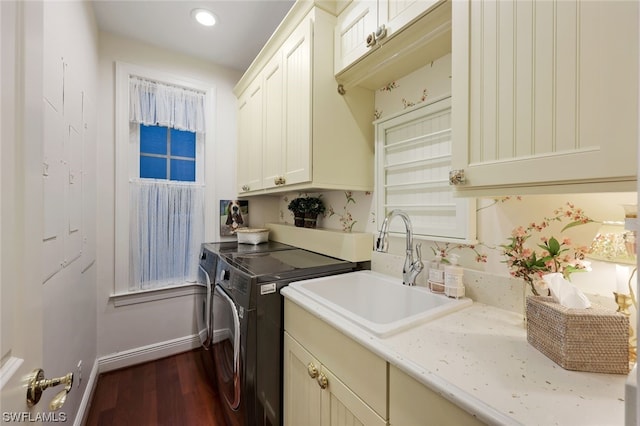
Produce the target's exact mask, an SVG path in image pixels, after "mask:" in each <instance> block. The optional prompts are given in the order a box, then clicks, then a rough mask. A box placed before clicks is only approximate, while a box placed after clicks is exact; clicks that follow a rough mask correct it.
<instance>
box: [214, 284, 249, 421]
mask: <svg viewBox="0 0 640 426" xmlns="http://www.w3.org/2000/svg"><path fill="white" fill-rule="evenodd" d="M213 359H214V363H215V368H216V377H217V380H218V391H219V392H220V393H221V394H222V395H224V400H225V402H226V404H227V405H228V406H229V407H230V408H231V409H232V410H237V409H238V407H239V406H240V387H241V383H242V380H241V379H242V377H241V371H242V369H241V365H240V363H241V357H240V317H239V316H238V309H237V308H236V304H235V303H234V302H233V300H232V299H231V298H230V297H229V296H228V295H227V293H226V292H225V291H224V289H223V288H222V287H220V286H219V285H216V286H215V288H214V290H213Z"/></svg>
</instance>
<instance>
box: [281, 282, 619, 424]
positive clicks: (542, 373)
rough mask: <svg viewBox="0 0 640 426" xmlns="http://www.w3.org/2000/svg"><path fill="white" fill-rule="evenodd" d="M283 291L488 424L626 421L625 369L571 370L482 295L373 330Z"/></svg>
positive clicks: (511, 314)
mask: <svg viewBox="0 0 640 426" xmlns="http://www.w3.org/2000/svg"><path fill="white" fill-rule="evenodd" d="M282 293H283V294H284V295H285V297H287V298H288V299H290V300H292V301H293V302H295V303H297V304H298V305H300V306H302V307H303V308H305V309H306V310H307V311H309V312H311V313H312V314H314V315H316V316H317V317H319V318H321V319H323V320H325V321H326V322H328V323H329V324H331V325H332V326H333V327H335V328H337V329H338V330H340V331H342V332H343V333H344V334H346V335H348V336H349V337H351V338H353V339H354V340H356V341H357V342H359V343H360V344H362V345H363V346H365V347H367V348H368V349H369V350H371V351H373V352H374V353H376V354H378V355H379V356H381V357H382V358H384V359H386V360H387V361H388V362H389V363H391V364H393V365H396V366H397V367H398V368H399V369H401V370H403V371H404V372H406V373H407V374H409V375H411V376H412V377H414V378H415V379H416V380H418V381H420V382H421V383H423V384H424V385H425V386H427V387H429V388H431V389H432V390H434V391H436V392H438V393H439V394H440V395H442V396H443V397H445V398H447V399H449V400H450V401H452V402H453V403H455V404H457V405H458V406H460V407H461V408H463V409H464V410H466V411H468V412H470V413H472V414H475V415H476V416H477V417H478V418H479V419H481V420H482V421H484V422H486V423H488V424H500V425H502V424H505V425H517V424H524V425H545V426H547V425H563V426H564V425H581V426H585V425H594V426H595V425H597V426H605V425H624V391H625V381H626V376H624V375H615V374H600V373H584V372H575V371H568V370H565V369H563V368H562V367H560V366H559V365H557V364H556V363H554V362H553V361H551V360H550V359H549V358H547V357H546V356H545V355H543V354H542V353H540V352H539V351H538V350H537V349H535V348H534V347H533V346H531V345H530V344H529V343H528V342H527V336H526V329H525V327H524V323H523V319H522V316H521V315H519V314H516V313H514V312H510V311H506V310H503V309H499V308H496V307H493V306H489V305H485V304H482V303H477V302H476V303H474V304H473V305H472V306H471V307H468V308H465V309H462V310H460V311H458V312H454V313H452V314H449V315H446V316H444V317H441V318H438V319H436V320H434V321H431V322H428V323H425V324H422V325H419V326H417V327H414V328H412V329H409V330H407V331H404V332H400V333H398V334H396V335H393V336H390V337H387V338H378V337H376V336H374V335H372V334H370V333H368V332H366V331H364V330H363V329H361V328H360V327H358V326H357V325H355V324H352V323H350V322H349V321H347V320H345V319H342V318H340V317H339V316H337V315H336V314H335V313H333V312H332V311H330V310H328V309H326V308H325V307H324V306H322V305H321V304H318V303H316V302H315V301H314V300H313V299H310V298H308V297H306V296H304V295H302V294H300V293H298V292H296V291H295V290H293V289H291V288H288V287H287V288H284V289H283V291H282Z"/></svg>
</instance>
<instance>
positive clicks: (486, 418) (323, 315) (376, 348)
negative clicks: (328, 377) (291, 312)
mask: <svg viewBox="0 0 640 426" xmlns="http://www.w3.org/2000/svg"><path fill="white" fill-rule="evenodd" d="M281 292H282V294H283V295H284V297H286V298H287V299H289V300H291V301H293V302H295V303H296V304H298V305H300V306H301V307H302V308H304V309H305V310H306V311H308V312H309V313H311V314H312V315H314V316H316V317H318V318H320V319H321V320H323V321H325V322H327V323H328V324H330V325H331V326H333V327H335V328H336V329H338V330H339V331H341V332H342V333H344V334H345V335H347V336H348V337H350V338H352V339H353V340H355V341H356V342H358V343H359V344H361V345H362V346H364V347H366V348H367V349H369V350H371V351H372V352H373V353H375V354H376V355H378V356H380V357H381V358H383V359H385V360H386V361H387V362H389V363H390V364H392V365H394V366H396V367H398V368H399V369H400V370H402V371H403V372H405V373H407V374H408V375H410V376H411V377H413V378H414V379H416V380H417V381H419V382H420V383H422V384H423V385H425V386H427V387H428V388H429V389H431V390H433V391H434V392H437V393H438V394H439V395H440V396H442V397H443V398H445V399H447V400H448V401H450V402H452V403H453V404H455V405H457V406H458V407H460V408H461V409H463V410H465V411H467V412H468V413H469V414H471V415H473V416H475V417H477V418H478V419H480V420H481V421H483V422H485V423H487V424H490V425H514V426H515V425H522V423H520V422H518V421H517V420H515V419H513V418H512V417H509V416H507V415H505V414H503V413H502V412H500V411H498V410H496V409H495V408H493V407H491V406H489V405H487V404H486V403H484V402H483V401H481V400H479V399H478V398H476V397H474V396H472V395H469V394H468V393H467V392H465V391H464V390H462V389H460V388H458V387H457V386H456V385H454V384H453V383H451V382H448V381H447V380H445V379H443V378H442V377H440V376H438V375H437V374H435V373H433V372H432V371H428V370H425V369H424V368H423V367H422V366H420V365H418V364H416V363H415V362H413V361H410V360H408V359H405V358H404V357H403V356H402V354H400V353H398V352H397V351H395V350H393V349H390V348H389V347H387V346H386V345H384V343H382V341H381V340H382V339H380V338H378V337H376V336H374V335H372V334H370V333H368V332H366V331H365V330H363V329H361V328H360V327H358V326H357V325H355V324H352V323H351V322H349V321H348V320H347V319H343V320H342V321H339V319H342V318H341V317H339V316H338V314H336V313H335V312H332V311H331V310H329V309H327V308H325V307H324V306H322V305H321V304H319V303H317V302H315V301H314V300H313V299H311V298H310V297H308V296H306V295H304V294H302V293H300V292H298V291H297V290H295V288H292V287H285V288H283V289H282V291H281ZM463 309H468V308H463Z"/></svg>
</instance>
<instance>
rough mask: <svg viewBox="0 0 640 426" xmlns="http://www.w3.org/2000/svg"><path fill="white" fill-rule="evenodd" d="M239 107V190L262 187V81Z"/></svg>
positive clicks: (252, 89) (245, 97) (257, 83)
mask: <svg viewBox="0 0 640 426" xmlns="http://www.w3.org/2000/svg"><path fill="white" fill-rule="evenodd" d="M247 92H248V93H247V94H246V96H244V97H243V98H241V99H240V101H239V107H238V161H237V164H238V192H239V193H243V192H248V191H255V190H258V189H261V188H262V141H263V133H262V132H263V127H262V82H261V81H258V82H256V83H255V84H254V85H252V86H251V87H249V88H248V89H247Z"/></svg>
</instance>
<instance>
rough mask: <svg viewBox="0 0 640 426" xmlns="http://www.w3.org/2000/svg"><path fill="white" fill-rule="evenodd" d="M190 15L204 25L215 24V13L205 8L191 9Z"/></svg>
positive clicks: (210, 25) (211, 25)
mask: <svg viewBox="0 0 640 426" xmlns="http://www.w3.org/2000/svg"><path fill="white" fill-rule="evenodd" d="M191 16H192V17H193V18H194V19H195V20H196V21H198V22H199V23H200V24H201V25H204V26H205V27H213V26H214V25H215V24H216V15H214V14H213V13H212V12H210V11H208V10H206V9H193V10H192V11H191Z"/></svg>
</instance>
